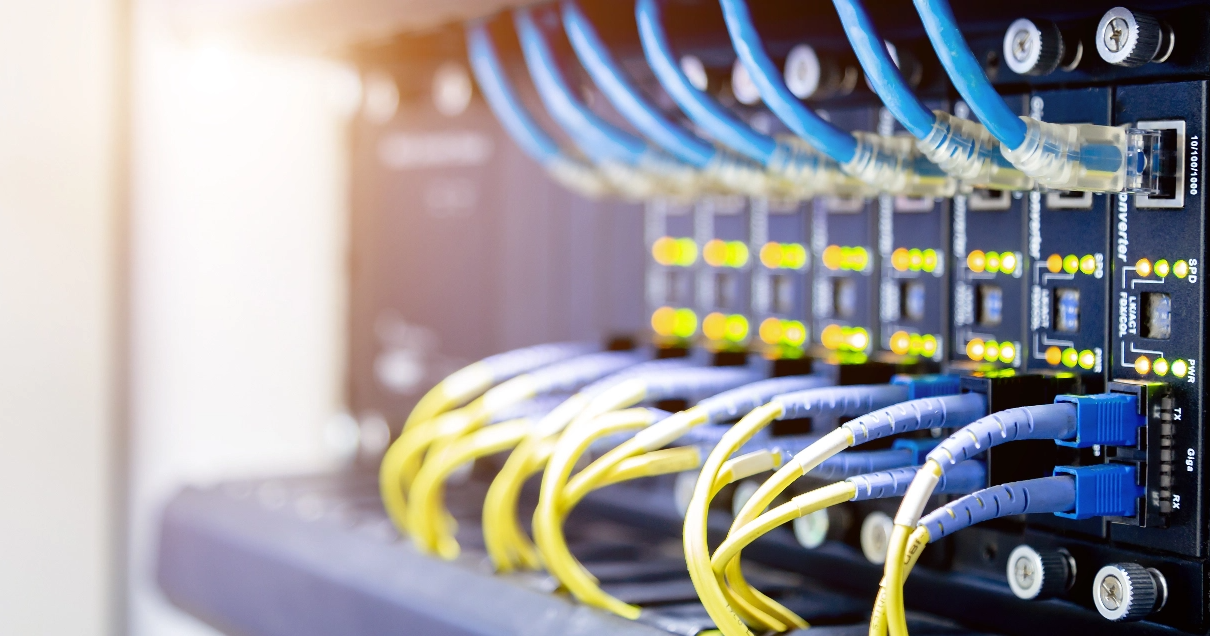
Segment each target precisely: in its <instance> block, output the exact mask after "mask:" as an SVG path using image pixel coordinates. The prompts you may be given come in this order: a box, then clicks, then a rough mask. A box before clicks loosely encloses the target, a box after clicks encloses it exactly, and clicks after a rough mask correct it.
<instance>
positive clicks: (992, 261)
mask: <svg viewBox="0 0 1210 636" xmlns="http://www.w3.org/2000/svg"><path fill="white" fill-rule="evenodd" d="M984 258H985V259H986V260H985V261H984V265H983V268H984V270H985V271H988V272H998V271H1000V255H999V254H997V253H995V252H988V253H987V255H986V256H984Z"/></svg>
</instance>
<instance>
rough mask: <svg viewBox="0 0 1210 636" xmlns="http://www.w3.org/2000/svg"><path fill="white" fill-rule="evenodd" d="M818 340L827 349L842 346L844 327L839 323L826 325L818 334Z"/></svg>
mask: <svg viewBox="0 0 1210 636" xmlns="http://www.w3.org/2000/svg"><path fill="white" fill-rule="evenodd" d="M819 342H820V343H821V344H823V346H824V347H827V348H828V349H839V348H841V347H842V346H844V343H845V342H844V329H842V328H841V327H840V325H828V326H827V327H824V328H823V331H822V332H820V334H819Z"/></svg>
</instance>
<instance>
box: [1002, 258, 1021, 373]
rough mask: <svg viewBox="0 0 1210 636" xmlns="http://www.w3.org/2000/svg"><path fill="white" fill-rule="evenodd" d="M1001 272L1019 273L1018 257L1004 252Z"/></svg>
mask: <svg viewBox="0 0 1210 636" xmlns="http://www.w3.org/2000/svg"><path fill="white" fill-rule="evenodd" d="M1000 271H1001V272H1004V273H1005V274H1011V273H1013V272H1015V271H1017V255H1016V254H1014V253H1012V252H1004V253H1002V254H1000ZM1001 357H1003V356H1001Z"/></svg>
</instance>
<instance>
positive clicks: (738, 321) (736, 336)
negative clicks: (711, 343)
mask: <svg viewBox="0 0 1210 636" xmlns="http://www.w3.org/2000/svg"><path fill="white" fill-rule="evenodd" d="M726 337H727V339H728V340H730V341H732V342H742V341H743V340H744V338H747V337H748V319H747V318H745V317H743V316H741V315H739V314H734V315H731V316H727V330H726Z"/></svg>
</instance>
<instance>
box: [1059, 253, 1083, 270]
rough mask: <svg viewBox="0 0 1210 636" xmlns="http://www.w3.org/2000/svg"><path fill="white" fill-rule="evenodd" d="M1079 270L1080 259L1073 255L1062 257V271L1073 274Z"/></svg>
mask: <svg viewBox="0 0 1210 636" xmlns="http://www.w3.org/2000/svg"><path fill="white" fill-rule="evenodd" d="M1079 270H1080V257H1078V256H1076V255H1075V254H1068V255H1067V256H1064V257H1063V271H1065V272H1067V273H1068V274H1074V273H1076V272H1077V271H1079Z"/></svg>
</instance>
